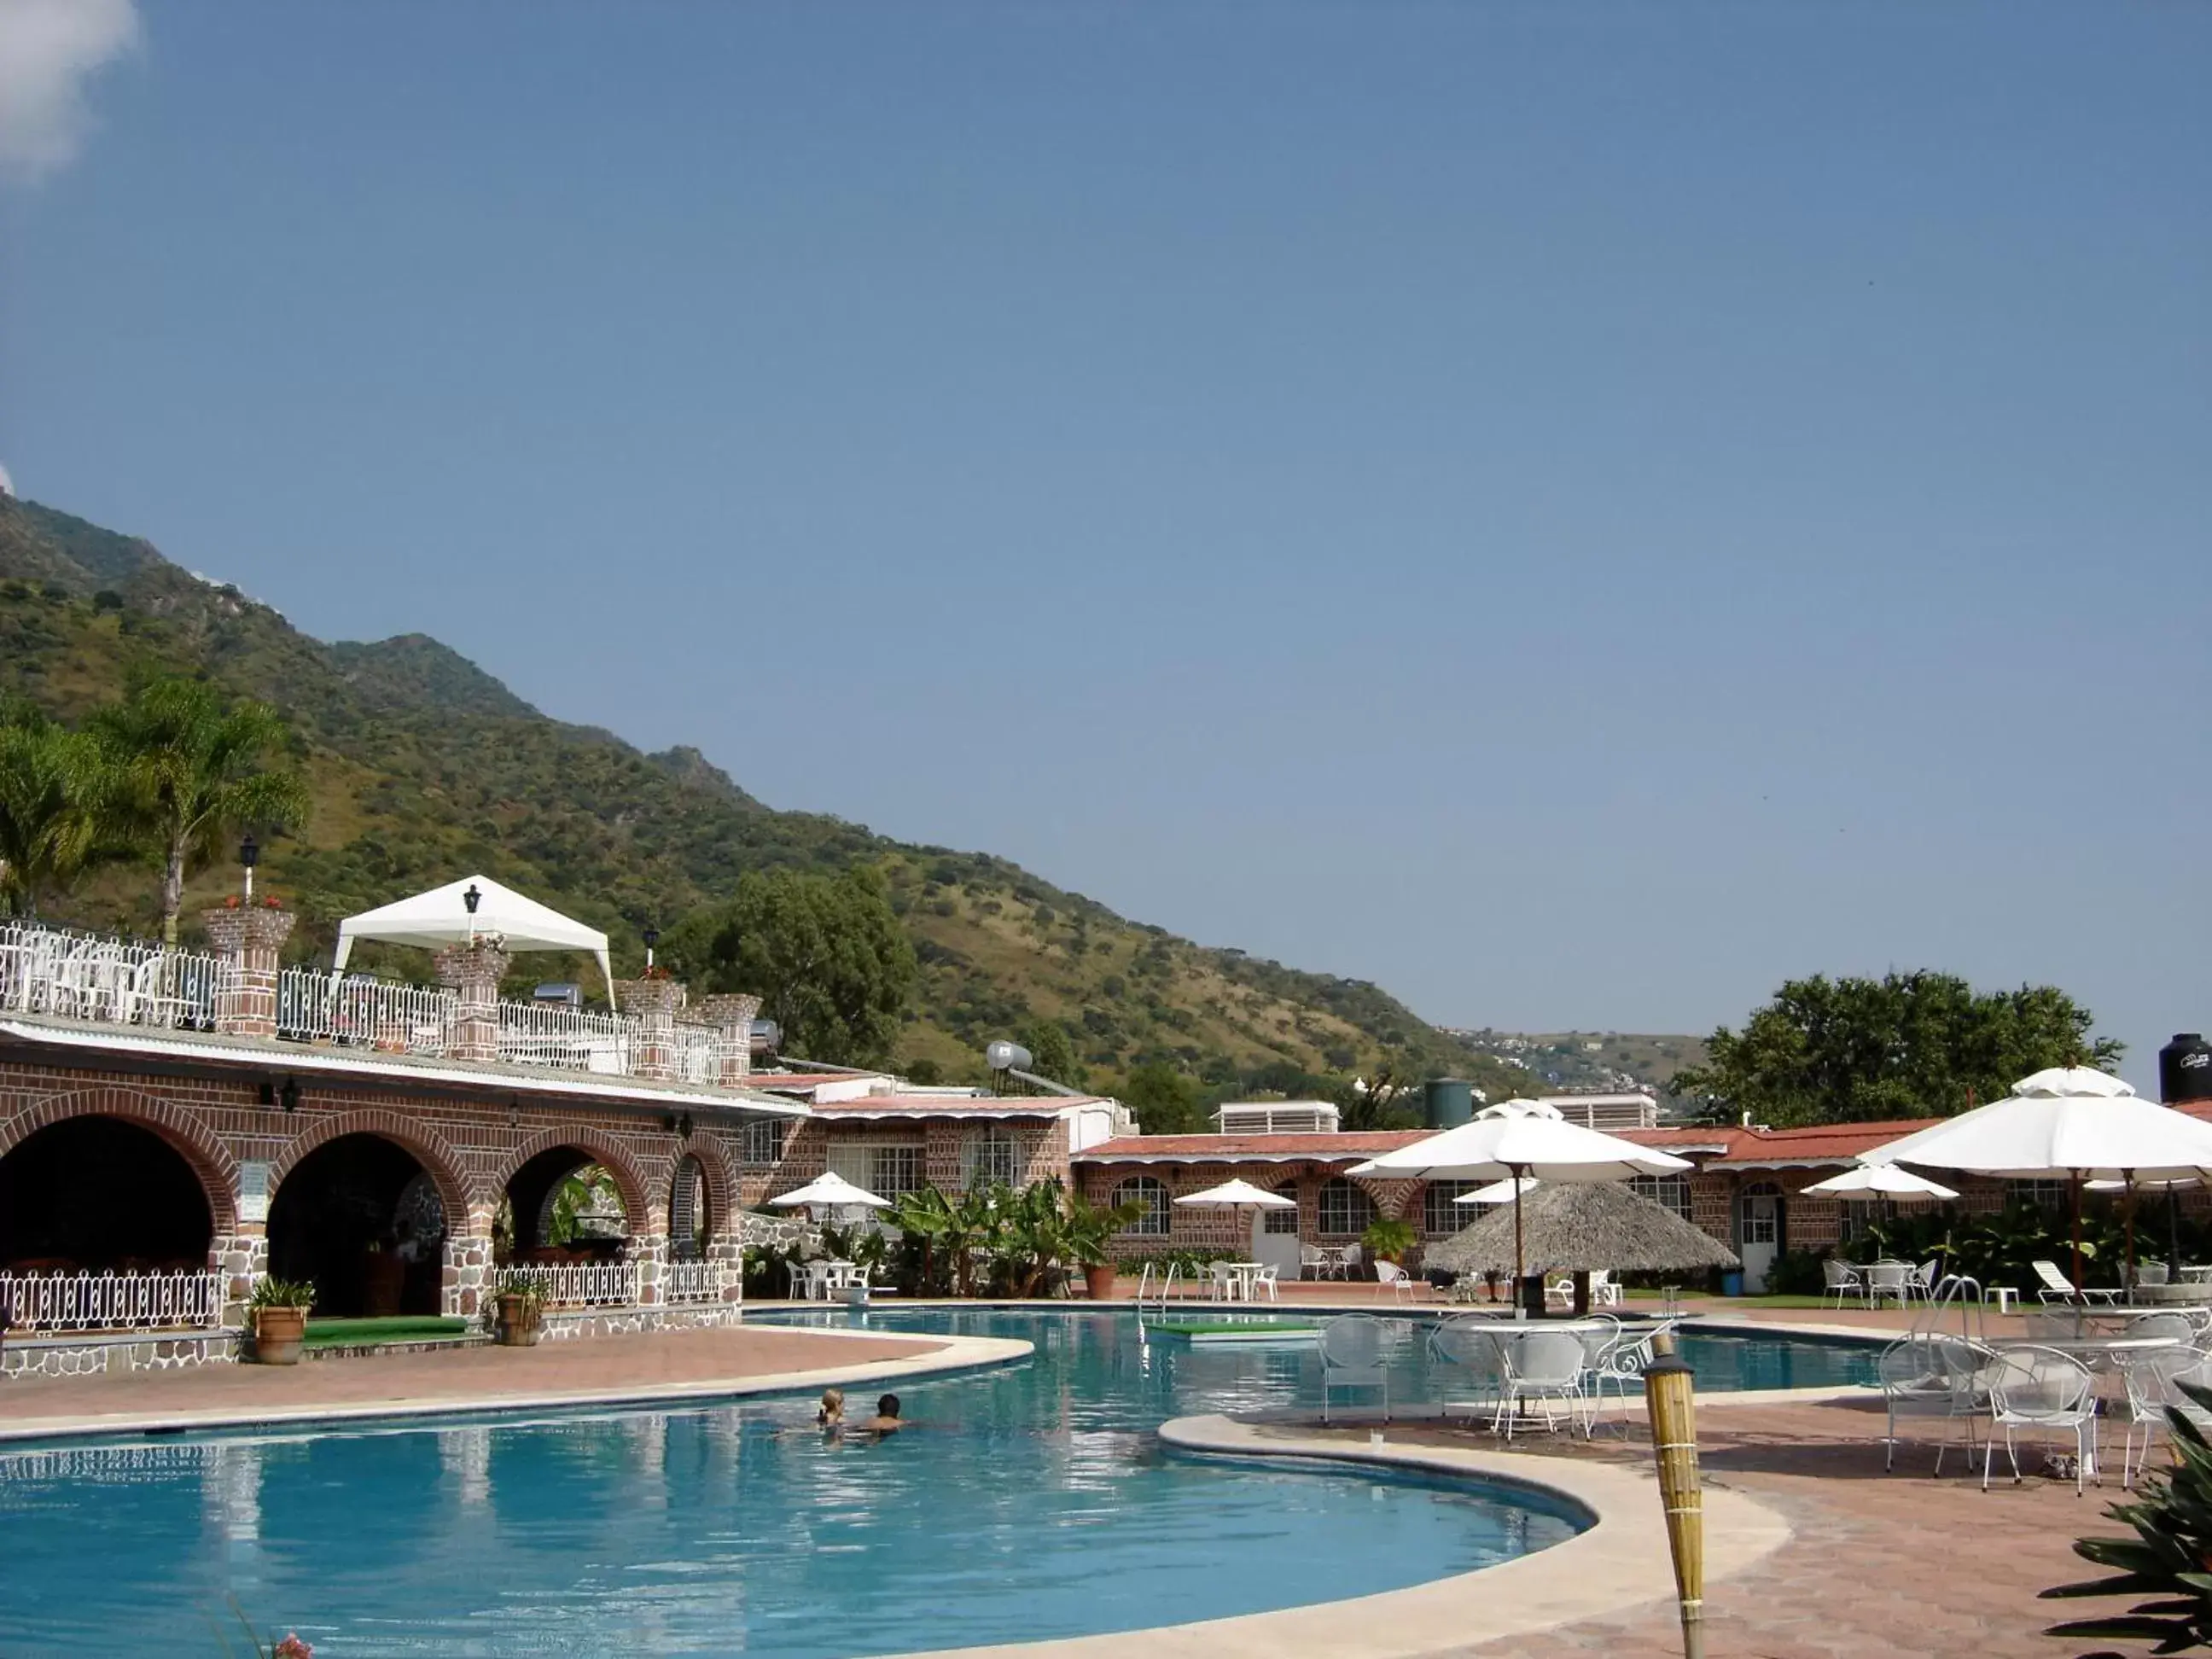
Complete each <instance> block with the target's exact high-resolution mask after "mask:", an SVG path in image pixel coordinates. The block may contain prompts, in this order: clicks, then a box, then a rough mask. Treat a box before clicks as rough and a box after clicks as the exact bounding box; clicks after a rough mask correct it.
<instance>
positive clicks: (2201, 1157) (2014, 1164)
mask: <svg viewBox="0 0 2212 1659" xmlns="http://www.w3.org/2000/svg"><path fill="white" fill-rule="evenodd" d="M1860 1161H1861V1162H1863V1163H1866V1164H1924V1165H1926V1166H1927V1167H1929V1168H1930V1169H1936V1170H1964V1171H1966V1173H1968V1174H1971V1175H1985V1176H2002V1177H2004V1178H2005V1179H2007V1180H2013V1181H2033V1180H2039V1179H2049V1178H2050V1177H2052V1176H2063V1177H2064V1178H2065V1179H2066V1180H2067V1181H2068V1182H2069V1183H2071V1185H2072V1188H2073V1194H2074V1288H2075V1290H2077V1291H2078V1290H2080V1289H2081V1188H2082V1187H2083V1185H2084V1184H2085V1183H2086V1182H2092V1181H2117V1182H2121V1183H2122V1184H2123V1185H2134V1184H2136V1183H2146V1184H2148V1183H2152V1182H2170V1181H2191V1180H2197V1179H2199V1178H2202V1177H2203V1176H2205V1175H2206V1174H2207V1172H2208V1171H2212V1123H2204V1122H2201V1121H2198V1120H2197V1119H2196V1118H2193V1117H2191V1116H2189V1115H2186V1114H2185V1113H2182V1112H2177V1111H2175V1110H2174V1109H2172V1107H2170V1106H2161V1105H2160V1104H2158V1103H2156V1102H2155V1101H2149V1100H2145V1099H2144V1098H2143V1097H2142V1096H2140V1095H2138V1094H2137V1093H2136V1091H2135V1090H2134V1089H2133V1088H2132V1087H2130V1085H2128V1084H2126V1083H2124V1082H2123V1081H2122V1080H2121V1079H2118V1078H2116V1077H2113V1076H2112V1075H2111V1074H2110V1073H2106V1072H2093V1071H2090V1070H2088V1069H2087V1067H2084V1066H2054V1067H2053V1068H2051V1070H2049V1071H2044V1072H2038V1073H2035V1074H2034V1075H2033V1077H2025V1078H2022V1079H2021V1080H2020V1081H2019V1082H2018V1083H2015V1084H2014V1085H2013V1090H2012V1093H2010V1094H2009V1095H2007V1096H2006V1097H2004V1098H2003V1099H2002V1100H1997V1101H1992V1102H1990V1104H1988V1105H1986V1106H1978V1107H1976V1108H1975V1109H1973V1110H1972V1111H1971V1112H1961V1113H1960V1115H1958V1116H1956V1117H1954V1118H1948V1119H1946V1120H1945V1121H1942V1122H1941V1123H1938V1124H1936V1125H1934V1126H1933V1127H1929V1128H1926V1129H1923V1130H1921V1131H1919V1132H1918V1133H1916V1134H1909V1135H1906V1136H1905V1137H1904V1138H1903V1139H1898V1140H1893V1141H1891V1142H1890V1143H1889V1144H1888V1145H1887V1146H1877V1147H1875V1148H1874V1149H1873V1150H1872V1151H1871V1152H1866V1153H1863V1154H1862V1155H1861V1160H1860Z"/></svg>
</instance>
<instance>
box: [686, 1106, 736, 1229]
mask: <svg viewBox="0 0 2212 1659" xmlns="http://www.w3.org/2000/svg"><path fill="white" fill-rule="evenodd" d="M739 1133H743V1131H739ZM684 1151H685V1152H690V1153H691V1154H692V1155H694V1156H695V1157H696V1158H698V1160H699V1164H700V1167H701V1168H702V1169H703V1170H705V1171H706V1172H707V1207H708V1212H709V1214H710V1215H711V1217H712V1218H713V1220H714V1236H715V1237H718V1238H719V1237H723V1236H724V1235H726V1234H727V1233H728V1232H729V1231H731V1230H732V1227H734V1226H735V1225H736V1222H737V1214H738V1211H739V1210H740V1209H742V1208H743V1207H744V1206H743V1205H742V1204H741V1203H740V1202H739V1201H738V1168H739V1159H738V1157H737V1156H736V1155H735V1154H736V1151H737V1149H736V1148H735V1147H734V1146H733V1145H732V1142H731V1141H729V1140H726V1139H723V1138H722V1137H721V1136H720V1135H714V1134H695V1135H693V1136H692V1137H691V1139H690V1140H688V1141H686V1142H685V1143H684Z"/></svg>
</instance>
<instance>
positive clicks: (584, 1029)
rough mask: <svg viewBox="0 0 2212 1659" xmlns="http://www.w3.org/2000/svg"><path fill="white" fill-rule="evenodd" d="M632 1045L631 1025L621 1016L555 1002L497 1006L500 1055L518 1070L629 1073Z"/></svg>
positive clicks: (506, 1003)
mask: <svg viewBox="0 0 2212 1659" xmlns="http://www.w3.org/2000/svg"><path fill="white" fill-rule="evenodd" d="M630 1047H631V1044H630V1027H629V1021H627V1020H625V1019H624V1018H623V1017H622V1016H621V1015H620V1014H603V1013H597V1012H592V1011H591V1010H589V1009H584V1008H571V1007H568V1006H564V1005H562V1004H561V1003H557V1002H555V1003H544V1002H502V1003H501V1004H500V1005H499V1057H500V1058H501V1060H508V1061H511V1062H513V1064H515V1065H518V1066H552V1067H554V1068H555V1069H556V1070H559V1071H563V1072H604V1073H608V1074H609V1075H611V1076H616V1077H620V1076H623V1075H624V1074H626V1073H628V1072H629V1069H630Z"/></svg>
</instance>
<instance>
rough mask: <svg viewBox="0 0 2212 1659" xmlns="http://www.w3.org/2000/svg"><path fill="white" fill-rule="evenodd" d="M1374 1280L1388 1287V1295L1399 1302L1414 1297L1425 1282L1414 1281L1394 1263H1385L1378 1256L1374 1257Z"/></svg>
mask: <svg viewBox="0 0 2212 1659" xmlns="http://www.w3.org/2000/svg"><path fill="white" fill-rule="evenodd" d="M1375 1278H1376V1282H1378V1283H1380V1284H1383V1285H1389V1288H1390V1294H1391V1295H1392V1296H1394V1297H1396V1298H1397V1299H1398V1300H1399V1301H1401V1302H1403V1301H1404V1300H1406V1298H1407V1297H1410V1296H1413V1295H1414V1294H1415V1293H1416V1291H1418V1289H1419V1286H1420V1285H1423V1284H1425V1282H1426V1281H1425V1280H1423V1279H1415V1278H1414V1277H1413V1274H1411V1273H1407V1271H1406V1270H1405V1269H1404V1268H1403V1267H1400V1266H1399V1265H1398V1264H1397V1263H1396V1262H1395V1261H1385V1260H1383V1258H1382V1257H1380V1256H1378V1257H1376V1261H1375Z"/></svg>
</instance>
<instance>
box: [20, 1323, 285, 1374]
mask: <svg viewBox="0 0 2212 1659" xmlns="http://www.w3.org/2000/svg"><path fill="white" fill-rule="evenodd" d="M244 1340H245V1333H243V1332H242V1331H173V1332H169V1333H167V1334H163V1333H160V1332H146V1331H134V1332H132V1333H131V1334H128V1335H124V1336H40V1337H10V1338H9V1340H8V1341H7V1342H6V1344H5V1345H4V1346H0V1376H93V1375H94V1374H96V1373H98V1372H101V1371H168V1370H180V1369H182V1368H183V1367H185V1366H186V1365H228V1364H236V1363H237V1361H238V1358H239V1351H240V1348H241V1347H242V1346H243V1345H244Z"/></svg>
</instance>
